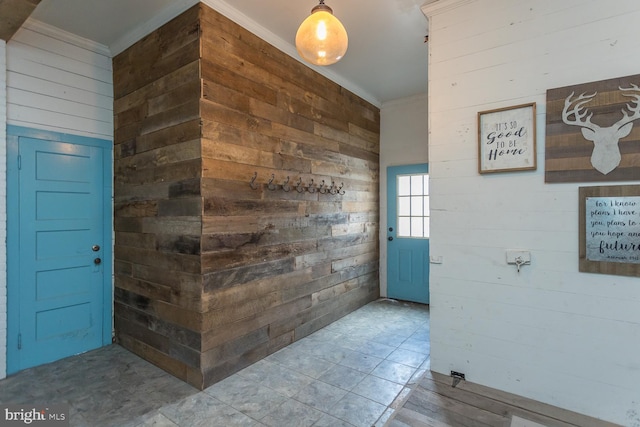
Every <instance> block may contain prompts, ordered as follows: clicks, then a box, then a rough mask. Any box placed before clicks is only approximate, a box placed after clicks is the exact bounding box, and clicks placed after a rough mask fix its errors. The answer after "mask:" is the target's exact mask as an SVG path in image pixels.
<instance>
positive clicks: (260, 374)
mask: <svg viewBox="0 0 640 427" xmlns="http://www.w3.org/2000/svg"><path fill="white" fill-rule="evenodd" d="M271 369H274V362H271V361H270V360H267V359H262V360H259V361H257V362H256V363H254V364H252V365H249V366H247V367H246V368H244V369H243V370H241V371H240V372H238V373H237V375H239V376H241V377H244V378H246V379H248V380H251V381H255V382H258V383H259V382H261V381H262V380H263V379H265V377H266V376H267V373H268V372H269V371H270V370H271Z"/></svg>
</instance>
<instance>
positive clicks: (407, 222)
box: [397, 174, 429, 239]
mask: <svg viewBox="0 0 640 427" xmlns="http://www.w3.org/2000/svg"><path fill="white" fill-rule="evenodd" d="M397 194H398V199H397V208H398V213H397V215H398V237H413V238H422V239H425V238H429V175H428V174H414V175H401V176H398V180H397Z"/></svg>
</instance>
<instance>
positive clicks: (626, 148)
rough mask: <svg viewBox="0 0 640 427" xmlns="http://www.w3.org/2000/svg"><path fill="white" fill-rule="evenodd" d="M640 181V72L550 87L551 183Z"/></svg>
mask: <svg viewBox="0 0 640 427" xmlns="http://www.w3.org/2000/svg"><path fill="white" fill-rule="evenodd" d="M628 180H640V75H634V76H628V77H621V78H617V79H610V80H603V81H598V82H592V83H586V84H579V85H574V86H566V87H562V88H557V89H550V90H548V91H547V123H546V142H545V182H549V183H553V182H593V181H628Z"/></svg>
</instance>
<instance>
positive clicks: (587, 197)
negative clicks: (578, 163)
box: [579, 185, 640, 276]
mask: <svg viewBox="0 0 640 427" xmlns="http://www.w3.org/2000/svg"><path fill="white" fill-rule="evenodd" d="M579 199H580V205H579V227H580V235H579V248H580V261H579V269H580V271H584V272H588V273H602V274H618V275H621V276H640V185H615V186H602V187H580V188H579Z"/></svg>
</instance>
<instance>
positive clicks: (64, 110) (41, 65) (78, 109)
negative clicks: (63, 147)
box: [7, 20, 113, 139]
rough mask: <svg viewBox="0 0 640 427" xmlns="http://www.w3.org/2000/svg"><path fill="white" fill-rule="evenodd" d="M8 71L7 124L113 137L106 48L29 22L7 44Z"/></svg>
mask: <svg viewBox="0 0 640 427" xmlns="http://www.w3.org/2000/svg"><path fill="white" fill-rule="evenodd" d="M7 68H8V73H7V85H8V88H7V91H8V92H7V99H8V102H9V105H8V109H7V115H8V124H10V125H17V126H25V127H32V128H38V129H46V130H52V131H56V132H62V133H72V134H76V135H83V136H90V137H96V138H105V139H112V137H113V77H112V67H111V56H110V53H109V50H108V49H107V48H106V47H105V46H102V45H99V44H97V43H94V42H91V41H88V40H86V39H82V38H79V37H77V36H74V35H72V34H69V33H66V32H63V31H61V30H58V29H56V28H54V27H51V26H48V25H46V24H43V23H40V22H37V21H33V20H28V21H27V23H25V25H24V26H23V27H22V28H21V29H20V30H18V32H17V33H16V34H15V36H14V37H13V39H11V41H10V42H9V43H8V44H7Z"/></svg>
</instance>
